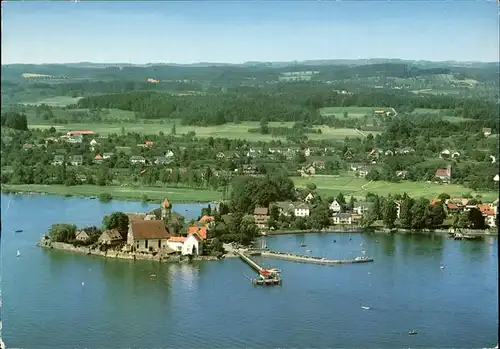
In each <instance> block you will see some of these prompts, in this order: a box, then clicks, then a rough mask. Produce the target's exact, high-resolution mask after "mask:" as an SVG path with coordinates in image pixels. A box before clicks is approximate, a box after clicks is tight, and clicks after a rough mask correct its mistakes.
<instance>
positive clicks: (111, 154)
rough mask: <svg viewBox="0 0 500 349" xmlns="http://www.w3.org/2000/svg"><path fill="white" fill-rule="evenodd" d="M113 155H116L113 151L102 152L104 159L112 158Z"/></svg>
mask: <svg viewBox="0 0 500 349" xmlns="http://www.w3.org/2000/svg"><path fill="white" fill-rule="evenodd" d="M113 155H114V154H113V153H103V154H102V158H103V159H104V160H107V159H111V157H112V156H113Z"/></svg>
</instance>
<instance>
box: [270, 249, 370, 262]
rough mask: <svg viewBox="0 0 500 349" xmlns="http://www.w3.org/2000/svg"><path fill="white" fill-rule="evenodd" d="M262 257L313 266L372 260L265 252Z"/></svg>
mask: <svg viewBox="0 0 500 349" xmlns="http://www.w3.org/2000/svg"><path fill="white" fill-rule="evenodd" d="M261 256H262V257H269V258H276V259H284V260H287V261H294V262H302V263H314V264H355V263H369V262H373V261H374V260H373V258H368V257H357V258H354V259H326V258H320V257H314V256H301V255H296V254H293V253H284V252H273V251H265V252H261Z"/></svg>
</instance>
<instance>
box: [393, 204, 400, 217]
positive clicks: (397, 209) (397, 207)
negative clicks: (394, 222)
mask: <svg viewBox="0 0 500 349" xmlns="http://www.w3.org/2000/svg"><path fill="white" fill-rule="evenodd" d="M394 203H395V204H396V214H397V217H398V218H400V216H401V202H399V201H394Z"/></svg>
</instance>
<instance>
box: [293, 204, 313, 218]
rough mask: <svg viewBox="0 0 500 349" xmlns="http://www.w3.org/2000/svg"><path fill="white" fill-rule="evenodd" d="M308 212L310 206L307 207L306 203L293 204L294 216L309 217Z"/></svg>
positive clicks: (309, 211)
mask: <svg viewBox="0 0 500 349" xmlns="http://www.w3.org/2000/svg"><path fill="white" fill-rule="evenodd" d="M310 213H311V208H310V207H309V205H308V204H303V203H301V204H298V205H297V206H295V209H294V214H295V217H309V214H310Z"/></svg>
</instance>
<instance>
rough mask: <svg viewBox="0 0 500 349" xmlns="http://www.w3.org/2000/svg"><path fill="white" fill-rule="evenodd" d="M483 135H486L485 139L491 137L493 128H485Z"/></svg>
mask: <svg viewBox="0 0 500 349" xmlns="http://www.w3.org/2000/svg"><path fill="white" fill-rule="evenodd" d="M483 135H484V136H485V137H488V136H489V135H491V128H489V127H484V128H483Z"/></svg>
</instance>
